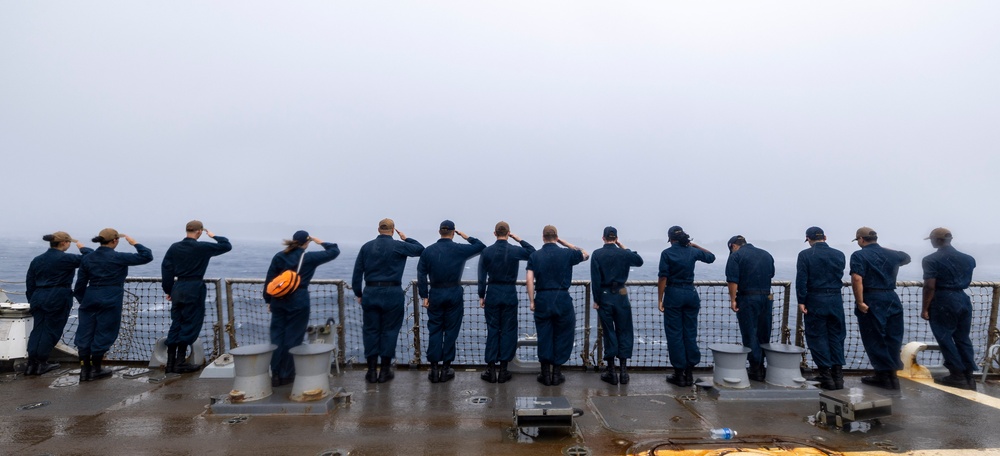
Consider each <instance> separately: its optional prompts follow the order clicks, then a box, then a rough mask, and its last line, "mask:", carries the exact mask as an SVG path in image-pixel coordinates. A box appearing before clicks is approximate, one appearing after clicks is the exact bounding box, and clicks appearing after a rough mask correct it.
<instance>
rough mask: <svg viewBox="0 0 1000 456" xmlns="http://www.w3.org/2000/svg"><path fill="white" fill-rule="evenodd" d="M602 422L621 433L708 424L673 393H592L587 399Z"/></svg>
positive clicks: (697, 427) (683, 429) (690, 428)
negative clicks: (597, 394) (670, 394)
mask: <svg viewBox="0 0 1000 456" xmlns="http://www.w3.org/2000/svg"><path fill="white" fill-rule="evenodd" d="M589 402H590V405H591V408H592V409H593V410H595V411H597V414H598V415H599V417H600V419H601V422H602V423H603V424H604V426H606V427H607V428H608V429H611V430H612V431H614V432H621V433H663V432H672V431H678V432H691V431H701V430H703V429H708V423H706V422H705V420H704V419H702V417H701V416H699V415H698V414H697V413H695V411H694V410H691V409H690V408H688V407H687V406H685V405H684V404H683V403H682V402H680V401H679V400H677V398H676V397H675V396H667V395H654V396H595V397H591V398H590V399H589Z"/></svg>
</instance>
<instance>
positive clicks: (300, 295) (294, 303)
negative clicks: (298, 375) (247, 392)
mask: <svg viewBox="0 0 1000 456" xmlns="http://www.w3.org/2000/svg"><path fill="white" fill-rule="evenodd" d="M321 245H322V246H323V251H322V252H306V251H305V249H293V250H292V251H291V252H288V253H285V252H284V251H281V252H278V253H276V254H275V255H274V258H272V259H271V266H270V267H268V268H267V276H266V277H265V278H264V283H271V280H273V279H274V278H275V277H277V276H278V274H281V273H282V272H285V271H287V270H289V269H291V270H293V271H294V270H295V268H298V267H299V258H300V257H302V255H305V258H303V259H302V268H301V269H299V278H300V279H301V282H299V287H298V288H296V289H295V291H293V292H291V293H289V294H287V295H285V296H282V297H280V298H275V297H273V296H271V295H269V294H267V288H266V287H265V289H264V302H266V303H268V304H269V305H270V309H271V343H272V344H274V345H277V346H278V348H276V349H275V350H274V353H272V354H271V375H272V376H273V377H277V378H279V379H283V380H285V379H292V378H295V361H294V360H293V359H292V357H291V356H289V354H288V350H290V349H292V348H293V347H297V346H299V345H301V344H302V338H303V337H305V335H306V327H307V326H309V282H310V281H311V280H312V278H313V275H314V274H315V273H316V267H318V266H319V265H321V264H323V263H327V262H330V261H333V259H334V258H337V256H338V255H340V248H338V247H337V244H334V243H332V242H324V243H323V244H321Z"/></svg>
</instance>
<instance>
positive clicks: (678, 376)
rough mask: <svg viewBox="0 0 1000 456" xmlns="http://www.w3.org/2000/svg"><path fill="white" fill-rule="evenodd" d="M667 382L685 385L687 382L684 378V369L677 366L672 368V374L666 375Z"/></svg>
mask: <svg viewBox="0 0 1000 456" xmlns="http://www.w3.org/2000/svg"><path fill="white" fill-rule="evenodd" d="M667 383H673V384H674V385H677V386H681V387H683V386H687V384H686V383H687V382H686V381H685V380H684V369H681V368H679V367H675V368H674V375H668V376H667Z"/></svg>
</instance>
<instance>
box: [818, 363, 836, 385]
mask: <svg viewBox="0 0 1000 456" xmlns="http://www.w3.org/2000/svg"><path fill="white" fill-rule="evenodd" d="M816 372H817V374H818V375H816V381H818V382H819V387H820V388H823V389H825V390H833V389H836V388H835V387H834V385H833V374H832V372H831V370H830V368H829V367H817V368H816Z"/></svg>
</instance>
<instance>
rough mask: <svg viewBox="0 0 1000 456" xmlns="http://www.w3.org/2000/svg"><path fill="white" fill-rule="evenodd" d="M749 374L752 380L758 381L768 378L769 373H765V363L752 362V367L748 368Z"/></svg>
mask: <svg viewBox="0 0 1000 456" xmlns="http://www.w3.org/2000/svg"><path fill="white" fill-rule="evenodd" d="M747 376H748V377H750V380H754V381H758V382H762V381H764V379H766V378H767V375H766V374H765V371H764V363H760V364H753V363H751V364H750V367H749V368H748V369H747Z"/></svg>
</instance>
